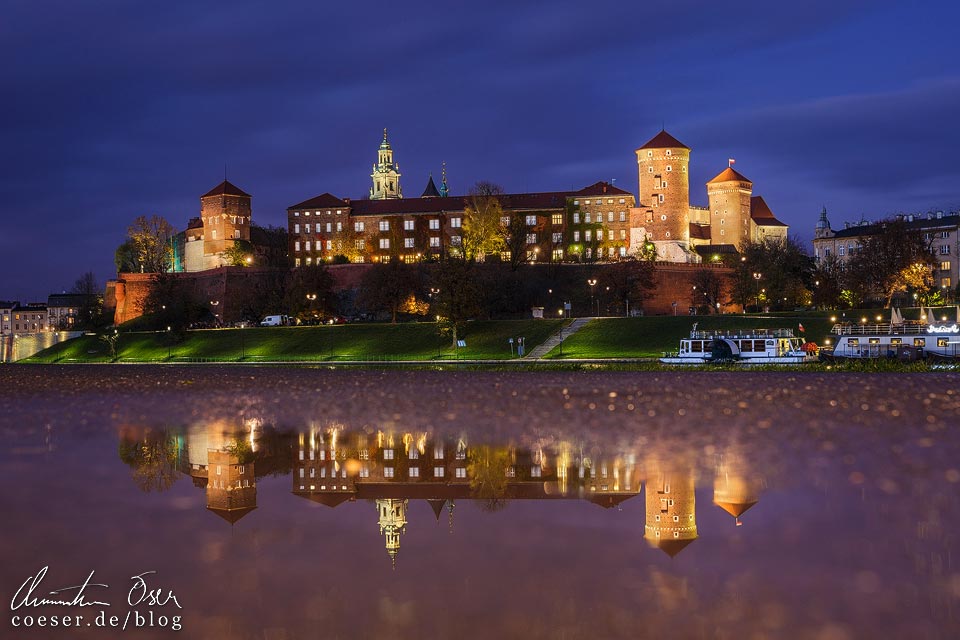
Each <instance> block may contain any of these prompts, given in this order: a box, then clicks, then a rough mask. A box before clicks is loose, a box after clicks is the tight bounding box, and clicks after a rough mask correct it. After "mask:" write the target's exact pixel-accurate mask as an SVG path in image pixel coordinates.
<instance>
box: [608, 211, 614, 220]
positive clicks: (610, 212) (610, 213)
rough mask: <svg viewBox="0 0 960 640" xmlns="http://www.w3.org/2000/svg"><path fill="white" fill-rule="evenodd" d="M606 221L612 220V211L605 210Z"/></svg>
mask: <svg viewBox="0 0 960 640" xmlns="http://www.w3.org/2000/svg"><path fill="white" fill-rule="evenodd" d="M607 222H613V211H608V212H607Z"/></svg>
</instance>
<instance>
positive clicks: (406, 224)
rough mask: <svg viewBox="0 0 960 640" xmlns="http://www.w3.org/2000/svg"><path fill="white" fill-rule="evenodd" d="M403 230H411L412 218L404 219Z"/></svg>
mask: <svg viewBox="0 0 960 640" xmlns="http://www.w3.org/2000/svg"><path fill="white" fill-rule="evenodd" d="M403 230H404V231H413V220H404V221H403Z"/></svg>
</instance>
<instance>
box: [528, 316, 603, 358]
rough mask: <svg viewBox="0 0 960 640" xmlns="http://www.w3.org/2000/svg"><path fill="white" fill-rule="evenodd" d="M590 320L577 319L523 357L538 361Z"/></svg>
mask: <svg viewBox="0 0 960 640" xmlns="http://www.w3.org/2000/svg"><path fill="white" fill-rule="evenodd" d="M592 319H593V318H577V319H576V320H574V321H573V322H571V323H570V324H569V325H567V326H566V327H563V328H561V329H560V331H557V332H556V333H555V334H553V335H552V336H550V337H549V338H547V339H546V340H544V341H543V343H541V344H540V345H539V346H538V347H536V348H535V349H533V350H532V351H531V352H530V353H528V354H527V355H526V356H524V357H525V358H527V359H530V360H540V359H541V358H543V356H545V355H547V354H548V353H550V351H552V350H553V348H554V347H556V346H557V345H558V344H560V341H561V340H562V339H565V338H569V337H570V336H572V335H573V334H575V333H576V332H577V331H580V329H582V328H583V327H584V326H585V325H586V324H587V323H588V322H590V321H591V320H592Z"/></svg>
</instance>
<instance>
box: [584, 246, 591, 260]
mask: <svg viewBox="0 0 960 640" xmlns="http://www.w3.org/2000/svg"><path fill="white" fill-rule="evenodd" d="M584 255H585V256H586V258H587V260H589V259H590V258H592V257H593V249H590V248H589V247H587V251H586V253H585V254H584Z"/></svg>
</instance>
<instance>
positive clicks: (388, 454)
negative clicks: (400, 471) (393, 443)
mask: <svg viewBox="0 0 960 640" xmlns="http://www.w3.org/2000/svg"><path fill="white" fill-rule="evenodd" d="M383 459H384V460H393V449H384V450H383Z"/></svg>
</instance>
